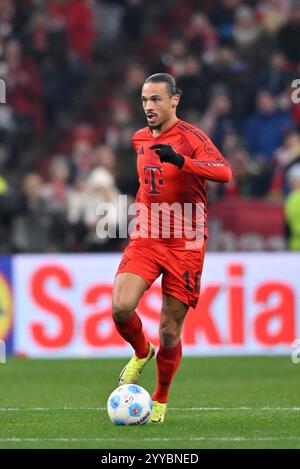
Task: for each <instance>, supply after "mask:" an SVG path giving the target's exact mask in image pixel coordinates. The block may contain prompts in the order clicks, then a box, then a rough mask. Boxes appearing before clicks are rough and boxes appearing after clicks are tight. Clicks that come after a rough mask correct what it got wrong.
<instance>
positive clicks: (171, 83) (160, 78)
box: [144, 73, 182, 96]
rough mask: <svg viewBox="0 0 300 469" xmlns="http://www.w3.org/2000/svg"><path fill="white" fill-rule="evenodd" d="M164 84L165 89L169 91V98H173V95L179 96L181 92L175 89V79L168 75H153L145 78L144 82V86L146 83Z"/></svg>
mask: <svg viewBox="0 0 300 469" xmlns="http://www.w3.org/2000/svg"><path fill="white" fill-rule="evenodd" d="M161 82H163V83H166V84H167V89H168V91H169V94H170V96H175V94H179V96H181V94H182V91H181V89H180V88H178V87H177V85H176V81H175V78H174V77H172V75H169V74H168V73H155V74H154V75H150V77H148V78H146V80H145V81H144V85H145V84H146V83H161Z"/></svg>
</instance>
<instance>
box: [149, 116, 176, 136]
mask: <svg viewBox="0 0 300 469" xmlns="http://www.w3.org/2000/svg"><path fill="white" fill-rule="evenodd" d="M177 120H178V117H177V116H176V114H175V115H174V116H172V117H170V119H168V120H167V121H166V122H164V123H163V124H162V126H161V128H160V129H152V130H151V132H152V135H153V137H159V136H160V134H161V133H163V132H165V131H166V130H168V128H169V127H172V125H173V124H175V122H176V121H177Z"/></svg>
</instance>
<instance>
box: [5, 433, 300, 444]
mask: <svg viewBox="0 0 300 469" xmlns="http://www.w3.org/2000/svg"><path fill="white" fill-rule="evenodd" d="M282 440H285V441H288V440H291V441H298V440H299V441H300V435H299V436H283V437H280V436H274V437H272V436H267V437H244V436H233V437H226V436H212V437H210V436H196V437H190V438H188V437H187V438H184V437H182V438H181V437H177V438H176V437H175V438H139V440H138V441H145V442H146V441H149V442H151V441H153V442H154V441H225V442H226V441H229V442H230V441H234V442H236V441H241V442H244V441H245V442H246V441H257V442H259V441H262V442H264V441H282ZM46 441H51V442H69V443H70V442H74V443H77V442H93V441H94V442H97V443H100V442H129V441H131V442H136V441H137V440H136V438H97V437H95V438H16V437H11V438H0V443H22V442H29V443H30V442H31V443H38V442H46Z"/></svg>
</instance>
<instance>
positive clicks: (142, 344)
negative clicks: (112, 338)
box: [114, 311, 149, 358]
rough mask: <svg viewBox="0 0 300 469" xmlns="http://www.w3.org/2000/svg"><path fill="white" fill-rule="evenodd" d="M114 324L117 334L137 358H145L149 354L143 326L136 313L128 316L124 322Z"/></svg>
mask: <svg viewBox="0 0 300 469" xmlns="http://www.w3.org/2000/svg"><path fill="white" fill-rule="evenodd" d="M114 322H115V326H116V329H117V331H118V332H119V334H120V335H121V336H122V337H123V339H125V340H126V341H127V342H129V343H130V345H131V346H132V347H133V348H134V351H135V354H136V356H137V357H138V358H146V357H147V355H148V353H149V344H148V341H147V340H146V337H145V336H144V332H143V324H142V321H141V319H140V318H139V316H138V315H137V313H136V312H135V311H134V313H133V314H132V315H131V316H130V318H129V319H127V321H125V322H116V321H114Z"/></svg>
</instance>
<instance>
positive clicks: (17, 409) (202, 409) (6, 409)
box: [0, 406, 300, 412]
mask: <svg viewBox="0 0 300 469" xmlns="http://www.w3.org/2000/svg"><path fill="white" fill-rule="evenodd" d="M65 410H70V411H79V410H82V411H96V412H99V411H105V410H106V407H82V406H79V407H74V406H73V407H69V406H65V407H0V412H50V411H54V412H55V411H65ZM168 410H170V411H186V412H194V411H196V412H214V411H228V412H233V411H252V412H260V411H272V412H273V411H282V412H300V407H269V406H265V407H170V408H169V409H168Z"/></svg>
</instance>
